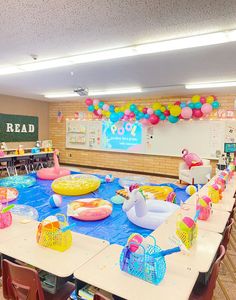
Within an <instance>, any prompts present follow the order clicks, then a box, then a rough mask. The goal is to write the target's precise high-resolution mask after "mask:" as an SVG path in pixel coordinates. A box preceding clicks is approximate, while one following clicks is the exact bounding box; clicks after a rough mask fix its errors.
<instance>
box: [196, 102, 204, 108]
mask: <svg viewBox="0 0 236 300" xmlns="http://www.w3.org/2000/svg"><path fill="white" fill-rule="evenodd" d="M201 107H202V103H201V102H197V103H194V108H196V109H200V108H201Z"/></svg>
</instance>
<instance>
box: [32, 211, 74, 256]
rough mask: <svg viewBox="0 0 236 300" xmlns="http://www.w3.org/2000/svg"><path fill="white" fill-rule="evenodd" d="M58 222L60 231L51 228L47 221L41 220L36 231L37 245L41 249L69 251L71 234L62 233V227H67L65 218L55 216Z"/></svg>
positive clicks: (60, 215) (68, 232)
mask: <svg viewBox="0 0 236 300" xmlns="http://www.w3.org/2000/svg"><path fill="white" fill-rule="evenodd" d="M56 216H57V217H58V220H59V224H60V229H59V228H57V227H55V226H53V224H52V223H50V222H49V221H47V220H43V221H42V222H41V223H40V224H39V226H38V230H37V243H38V244H39V245H41V246H43V247H47V248H51V249H53V250H57V251H60V252H63V251H65V250H67V249H69V248H70V247H71V245H72V234H71V231H70V230H67V231H65V232H62V231H61V229H62V228H63V227H66V226H68V223H67V221H66V216H65V215H62V214H56Z"/></svg>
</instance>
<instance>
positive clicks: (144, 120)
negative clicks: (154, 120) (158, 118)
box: [140, 119, 150, 125]
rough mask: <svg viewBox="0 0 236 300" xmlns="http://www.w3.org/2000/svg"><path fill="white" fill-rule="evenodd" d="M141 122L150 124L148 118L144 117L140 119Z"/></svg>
mask: <svg viewBox="0 0 236 300" xmlns="http://www.w3.org/2000/svg"><path fill="white" fill-rule="evenodd" d="M140 122H141V123H142V124H143V125H148V124H150V123H149V120H148V119H142V120H140Z"/></svg>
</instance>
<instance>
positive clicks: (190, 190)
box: [185, 185, 197, 196]
mask: <svg viewBox="0 0 236 300" xmlns="http://www.w3.org/2000/svg"><path fill="white" fill-rule="evenodd" d="M185 192H186V193H187V194H188V195H189V196H192V195H193V194H194V193H196V192H197V188H196V187H195V186H194V185H188V186H187V187H186V189H185Z"/></svg>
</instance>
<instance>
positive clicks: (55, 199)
mask: <svg viewBox="0 0 236 300" xmlns="http://www.w3.org/2000/svg"><path fill="white" fill-rule="evenodd" d="M49 204H50V206H51V207H52V208H56V207H60V206H61V204H62V196H61V195H58V194H53V195H52V196H51V197H50V198H49Z"/></svg>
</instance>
